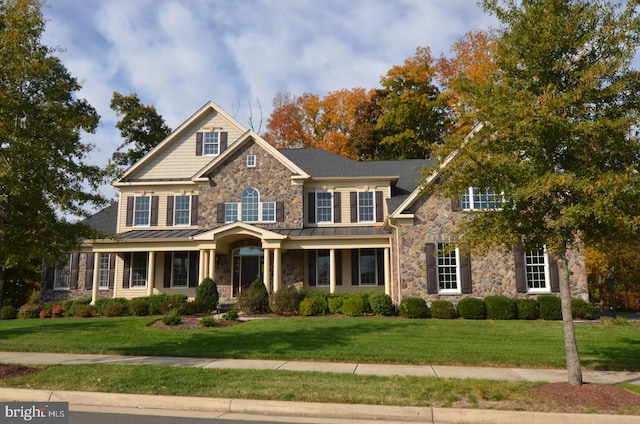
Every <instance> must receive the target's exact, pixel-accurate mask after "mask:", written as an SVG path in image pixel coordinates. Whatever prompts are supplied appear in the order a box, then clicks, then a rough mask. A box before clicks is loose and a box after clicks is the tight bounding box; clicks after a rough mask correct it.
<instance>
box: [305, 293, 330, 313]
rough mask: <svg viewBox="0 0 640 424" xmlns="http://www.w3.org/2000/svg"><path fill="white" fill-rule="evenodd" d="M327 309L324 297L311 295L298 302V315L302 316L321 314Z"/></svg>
mask: <svg viewBox="0 0 640 424" xmlns="http://www.w3.org/2000/svg"><path fill="white" fill-rule="evenodd" d="M327 307H328V305H327V299H326V298H325V297H324V296H316V295H312V296H308V297H305V298H304V299H303V300H302V302H300V305H299V307H298V313H299V314H300V315H304V316H310V315H318V314H323V313H324V312H325V311H326V310H327Z"/></svg>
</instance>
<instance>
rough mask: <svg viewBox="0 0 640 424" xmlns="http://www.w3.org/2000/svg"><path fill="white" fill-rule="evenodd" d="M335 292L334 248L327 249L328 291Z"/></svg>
mask: <svg viewBox="0 0 640 424" xmlns="http://www.w3.org/2000/svg"><path fill="white" fill-rule="evenodd" d="M335 292H336V249H330V250H329V293H335Z"/></svg>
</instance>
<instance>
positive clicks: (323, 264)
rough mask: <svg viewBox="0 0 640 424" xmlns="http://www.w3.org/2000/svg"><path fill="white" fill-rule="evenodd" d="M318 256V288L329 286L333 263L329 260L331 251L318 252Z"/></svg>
mask: <svg viewBox="0 0 640 424" xmlns="http://www.w3.org/2000/svg"><path fill="white" fill-rule="evenodd" d="M315 254H316V269H315V270H313V272H315V273H316V284H317V285H318V286H329V283H330V275H331V274H330V272H331V263H330V259H329V250H326V249H324V250H317V251H315Z"/></svg>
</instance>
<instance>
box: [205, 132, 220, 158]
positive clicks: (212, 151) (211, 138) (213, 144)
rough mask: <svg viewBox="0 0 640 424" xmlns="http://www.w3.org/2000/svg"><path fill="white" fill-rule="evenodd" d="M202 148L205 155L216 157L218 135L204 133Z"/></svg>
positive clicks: (215, 133)
mask: <svg viewBox="0 0 640 424" xmlns="http://www.w3.org/2000/svg"><path fill="white" fill-rule="evenodd" d="M203 148H204V154H205V155H217V154H218V151H219V149H218V133H217V132H206V133H204V140H203Z"/></svg>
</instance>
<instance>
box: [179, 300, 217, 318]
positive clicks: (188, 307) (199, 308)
mask: <svg viewBox="0 0 640 424" xmlns="http://www.w3.org/2000/svg"><path fill="white" fill-rule="evenodd" d="M182 308H183V309H184V314H185V315H200V314H205V313H207V312H211V309H209V306H207V305H206V304H204V303H203V302H202V301H200V300H198V299H195V300H190V301H188V302H184V303H183V304H182Z"/></svg>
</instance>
